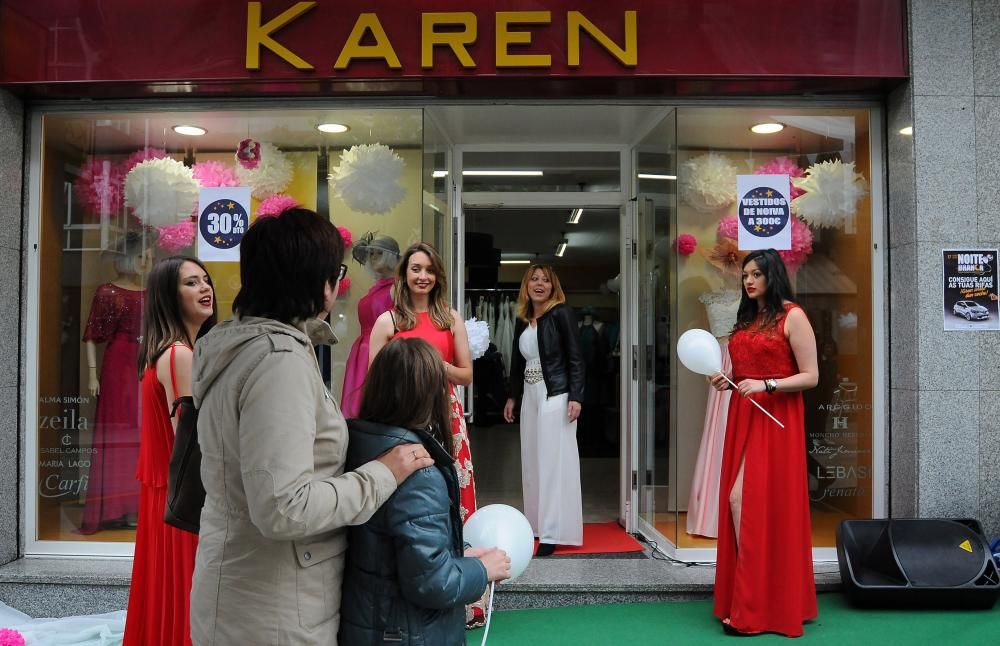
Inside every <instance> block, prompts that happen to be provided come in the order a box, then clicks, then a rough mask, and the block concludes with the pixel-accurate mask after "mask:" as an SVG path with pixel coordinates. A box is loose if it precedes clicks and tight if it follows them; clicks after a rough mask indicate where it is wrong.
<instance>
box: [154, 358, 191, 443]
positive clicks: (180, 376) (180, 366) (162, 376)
mask: <svg viewBox="0 0 1000 646" xmlns="http://www.w3.org/2000/svg"><path fill="white" fill-rule="evenodd" d="M171 354H173V362H174V365H173V371H174V379H176V380H177V392H174V386H173V383H172V381H171V379H170V369H171V366H170V360H171V359H170V356H171ZM193 358H194V353H193V352H191V348H189V347H187V346H186V345H182V344H177V345H174V347H173V350H171V349H170V348H167V349H166V350H165V351H164V352H163V353H162V354H161V355H160V356H159V357H158V358H157V360H156V379H157V380H158V381H159V382H160V384H161V385H162V386H163V392H164V394H166V396H167V410H171V409H173V407H174V401H175V400H176V399H177V398H178V397H185V396H190V395H191V362H192V359H193ZM170 424H171V426H173V427H174V431H176V430H177V417H176V416H174V417H171V418H170Z"/></svg>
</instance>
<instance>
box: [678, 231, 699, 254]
mask: <svg viewBox="0 0 1000 646" xmlns="http://www.w3.org/2000/svg"><path fill="white" fill-rule="evenodd" d="M697 246H698V241H697V240H696V239H695V237H694V236H693V235H691V234H690V233H682V234H680V235H679V236H677V253H679V254H680V255H682V256H690V255H691V254H693V253H694V249H695V247H697Z"/></svg>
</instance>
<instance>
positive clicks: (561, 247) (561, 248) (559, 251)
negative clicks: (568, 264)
mask: <svg viewBox="0 0 1000 646" xmlns="http://www.w3.org/2000/svg"><path fill="white" fill-rule="evenodd" d="M568 245H569V240H567V239H566V238H563V239H562V240H561V241H560V242H559V244H558V245H556V258H562V257H563V254H564V253H566V247H567V246H568Z"/></svg>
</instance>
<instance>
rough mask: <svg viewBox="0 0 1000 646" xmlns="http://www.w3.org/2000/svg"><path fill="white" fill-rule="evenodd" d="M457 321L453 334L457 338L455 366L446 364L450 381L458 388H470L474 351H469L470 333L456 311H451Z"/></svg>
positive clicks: (453, 327) (452, 330) (452, 328)
mask: <svg viewBox="0 0 1000 646" xmlns="http://www.w3.org/2000/svg"><path fill="white" fill-rule="evenodd" d="M451 315H452V317H453V318H454V319H455V323H454V325H452V326H451V333H452V335H454V337H455V365H451V364H450V363H448V362H447V361H445V362H444V367H445V372H446V373H448V381H450V382H451V383H453V384H455V385H456V386H468V385H469V384H471V383H472V350H470V349H469V333H468V332H467V331H466V330H465V321H463V320H462V319H461V318H460V317H459V316H458V312H456V311H455V310H452V311H451Z"/></svg>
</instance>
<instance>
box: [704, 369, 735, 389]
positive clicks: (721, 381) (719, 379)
mask: <svg viewBox="0 0 1000 646" xmlns="http://www.w3.org/2000/svg"><path fill="white" fill-rule="evenodd" d="M705 379H706V380H707V381H708V383H710V384H712V388H715V389H716V390H720V391H721V390H729V388H730V387H731V386H730V384H729V382H728V381H726V377H725V375H723V374H722V373H721V372H718V373H716V374H714V375H712V376H711V377H705Z"/></svg>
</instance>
